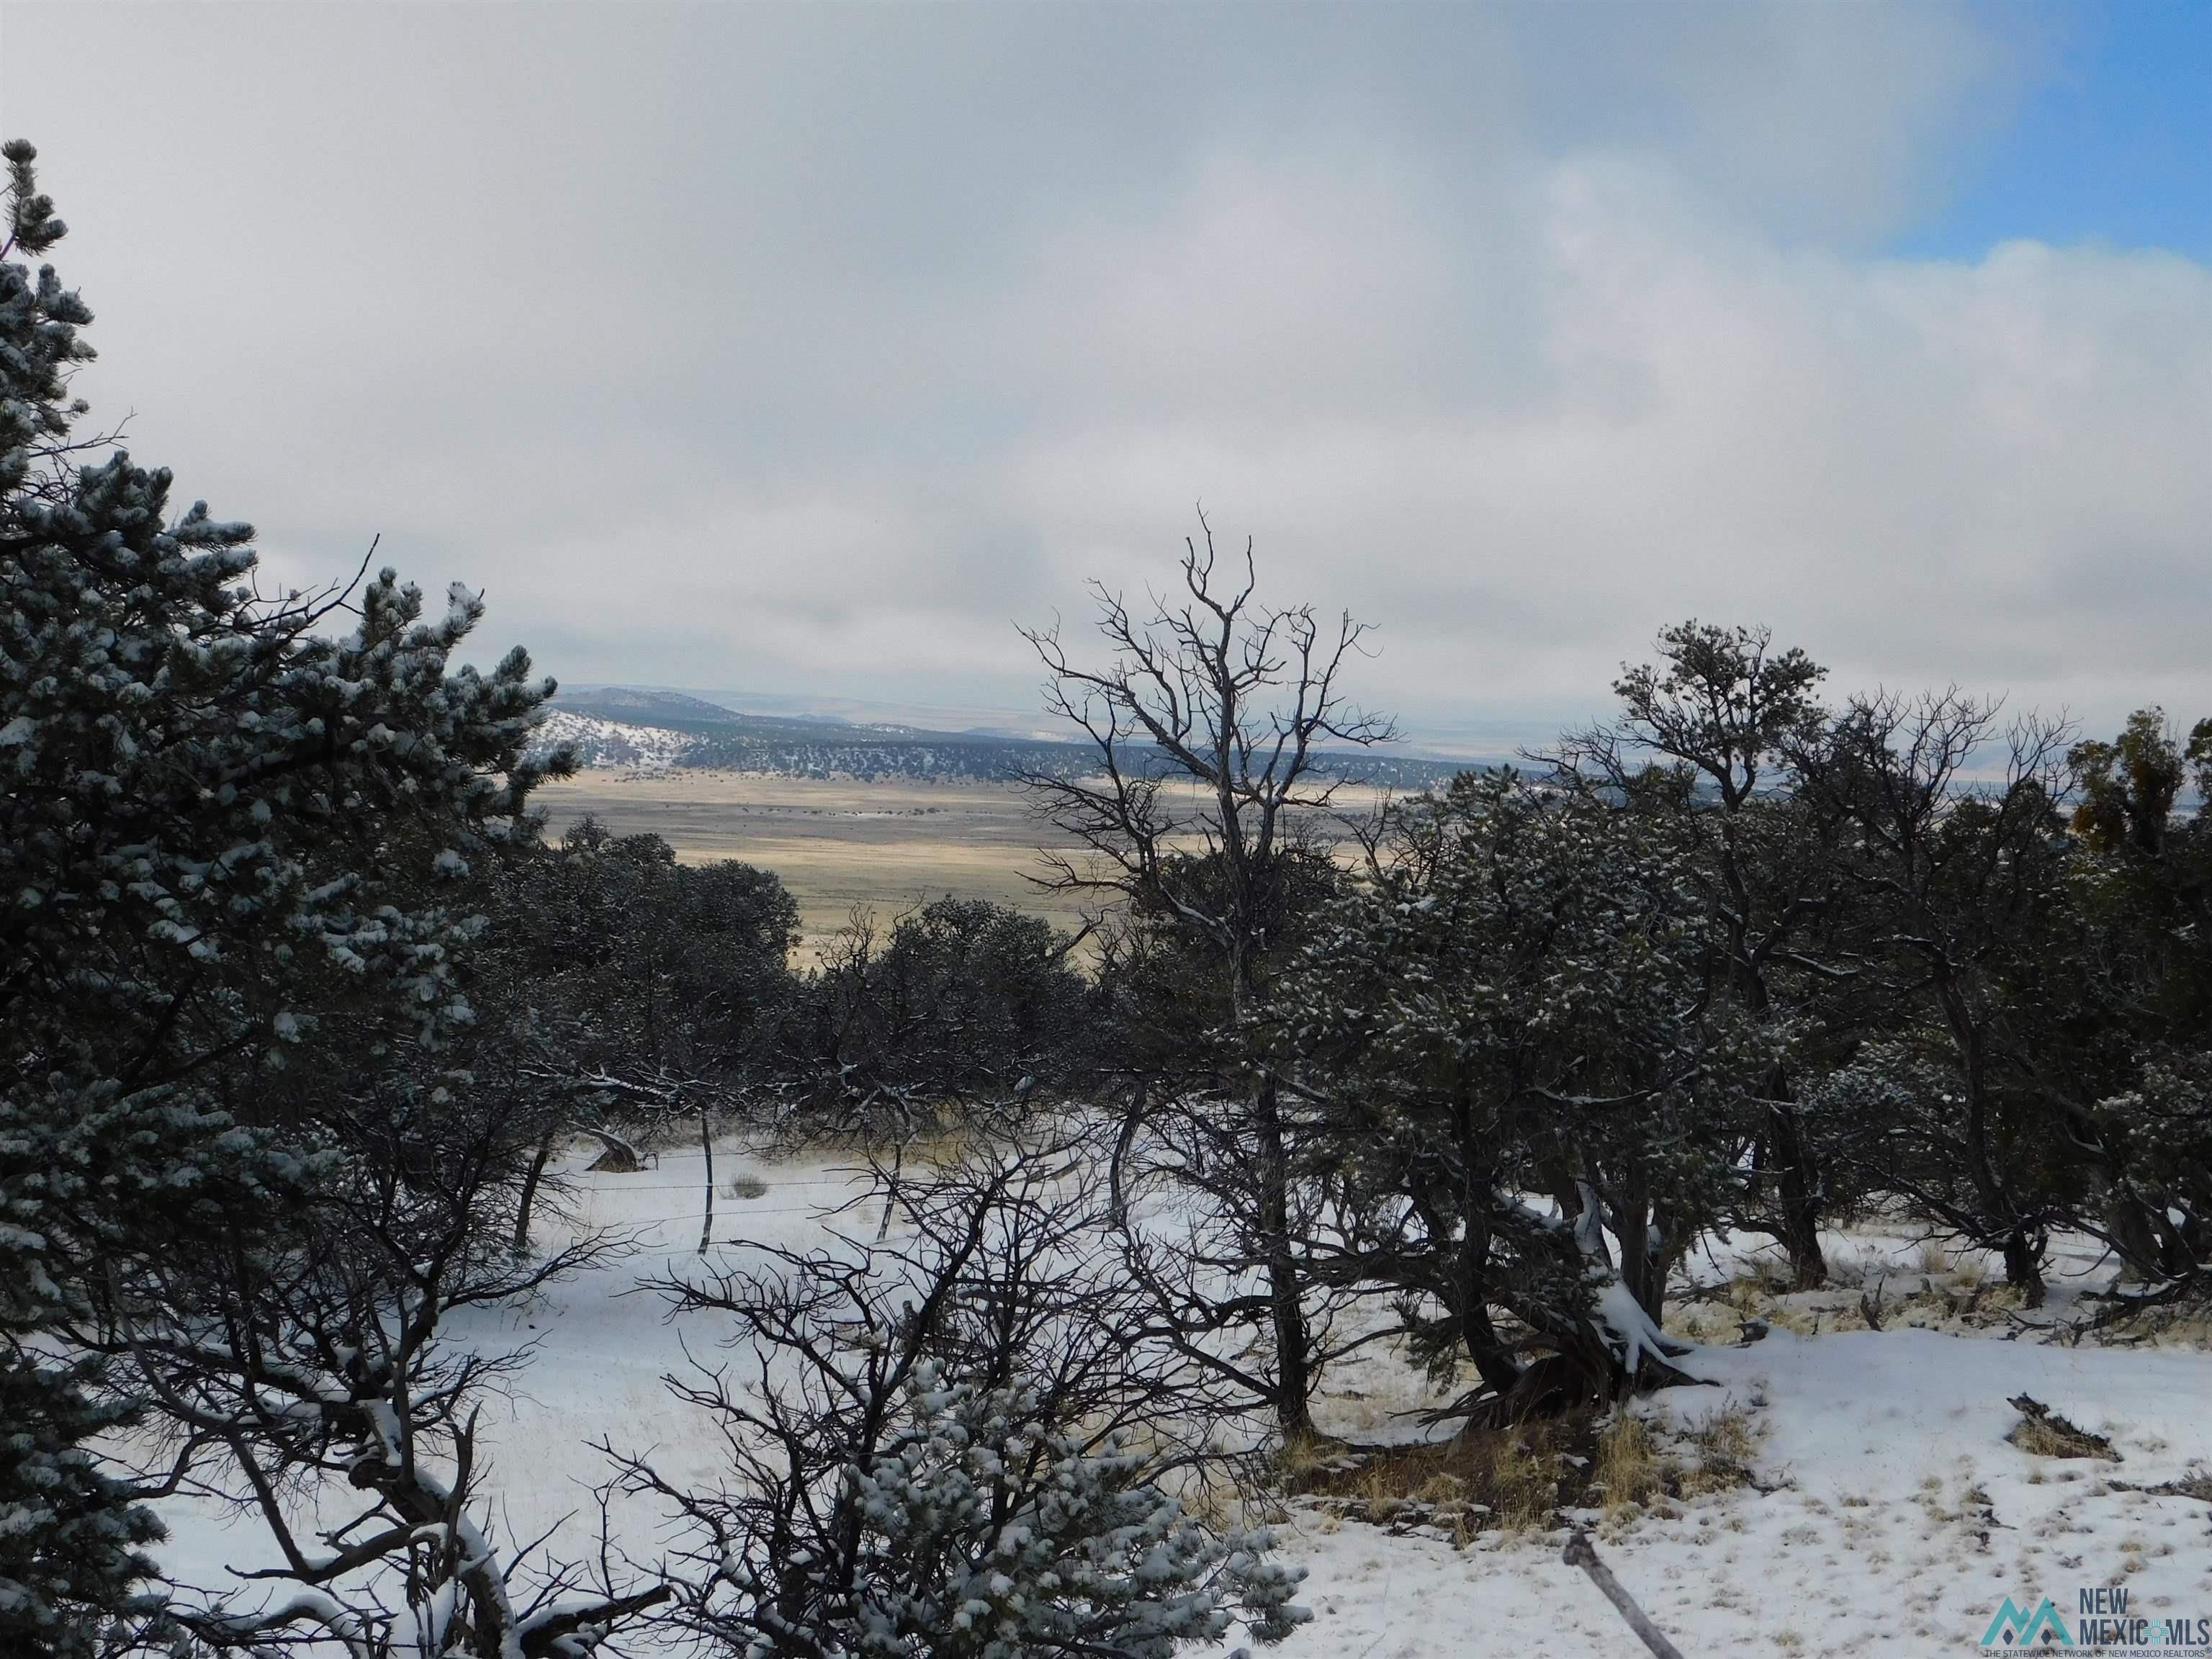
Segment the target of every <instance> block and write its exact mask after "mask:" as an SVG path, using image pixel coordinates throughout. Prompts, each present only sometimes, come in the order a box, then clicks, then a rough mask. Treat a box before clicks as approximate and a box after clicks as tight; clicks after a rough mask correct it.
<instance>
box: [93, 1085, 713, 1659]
mask: <svg viewBox="0 0 2212 1659" xmlns="http://www.w3.org/2000/svg"><path fill="white" fill-rule="evenodd" d="M458 1116H459V1115H458V1114H456V1117H457V1118H458ZM357 1139H358V1140H359V1141H360V1142H361V1143H362V1144H364V1145H373V1144H374V1132H373V1131H372V1130H368V1129H367V1128H365V1127H364V1128H363V1130H362V1133H360V1134H359V1135H358V1136H357ZM428 1150H429V1151H430V1152H432V1154H433V1155H432V1156H429V1157H427V1158H420V1159H416V1158H409V1159H404V1160H403V1159H398V1158H392V1159H377V1158H366V1157H364V1158H356V1159H355V1160H353V1161H352V1162H351V1163H350V1164H349V1165H348V1166H347V1168H346V1169H345V1170H344V1171H343V1173H342V1174H341V1175H340V1176H338V1177H337V1179H336V1180H335V1181H334V1182H331V1183H330V1184H329V1185H327V1186H325V1188H322V1189H321V1190H320V1191H319V1193H318V1194H316V1195H315V1196H314V1198H313V1200H312V1201H311V1202H310V1203H309V1204H308V1205H307V1206H306V1207H305V1208H304V1209H303V1210H302V1211H301V1212H300V1213H299V1214H298V1215H297V1216H296V1217H295V1221H294V1225H293V1226H292V1227H291V1228H290V1229H289V1232H290V1233H291V1235H292V1238H293V1243H291V1244H290V1246H289V1248H287V1249H282V1250H277V1251H271V1250H270V1249H265V1248H259V1247H257V1245H256V1243H254V1241H253V1238H252V1236H251V1235H249V1234H248V1233H246V1231H243V1230H242V1227H241V1228H233V1229H228V1230H225V1231H221V1232H219V1233H217V1234H216V1235H214V1236H211V1237H208V1238H206V1239H195V1240H189V1241H181V1242H180V1243H179V1248H178V1249H175V1250H174V1251H173V1252H171V1253H168V1254H166V1255H159V1256H154V1257H150V1258H148V1259H144V1260H139V1261H129V1262H125V1263H122V1264H119V1265H118V1267H116V1268H115V1269H114V1270H113V1271H112V1273H111V1274H110V1278H109V1284H108V1293H107V1295H106V1297H105V1298H104V1299H103V1300H102V1302H101V1303H100V1304H99V1305H98V1306H97V1307H96V1308H94V1309H91V1310H88V1312H87V1314H86V1316H85V1318H84V1321H83V1322H82V1323H81V1324H80V1325H79V1326H78V1327H77V1328H75V1329H74V1330H72V1332H71V1333H70V1334H71V1336H72V1338H73V1339H74V1340H76V1342H77V1343H79V1344H81V1345H82V1346H83V1347H85V1348H86V1349H87V1350H88V1351H91V1352H104V1353H106V1354H109V1355H112V1356H114V1357H115V1358H117V1359H118V1360H125V1361H128V1362H130V1363H132V1364H135V1366H136V1368H137V1371H138V1373H139V1376H140V1379H141V1383H142V1384H143V1389H144V1391H145V1394H146V1395H147V1396H148V1398H149V1401H151V1403H152V1407H153V1411H154V1414H155V1419H157V1420H158V1421H159V1422H160V1423H161V1424H164V1425H166V1427H167V1440H166V1442H165V1446H166V1452H167V1458H166V1463H165V1467H164V1468H162V1469H161V1472H160V1473H159V1474H158V1476H157V1477H156V1476H150V1475H149V1479H148V1480H147V1484H146V1490H147V1491H148V1492H149V1494H153V1493H160V1492H177V1491H189V1492H194V1493H196V1494H197V1495H199V1496H201V1497H203V1498H210V1499H213V1500H217V1501H221V1502H224V1503H227V1504H230V1505H232V1506H234V1507H235V1508H236V1509H238V1510H241V1511H242V1512H244V1513H245V1514H246V1515H248V1516H252V1517H254V1518H255V1519H257V1520H258V1522H259V1523H260V1527H261V1529H262V1532H263V1534H264V1536H265V1538H266V1539H267V1540H268V1541H269V1543H270V1545H271V1546H272V1547H273V1553H274V1557H275V1559H273V1560H268V1559H264V1560H263V1561H262V1562H261V1563H259V1564H257V1565H241V1566H238V1567H234V1568H233V1569H232V1572H233V1575H234V1577H235V1578H236V1579H237V1580H238V1581H239V1583H240V1585H241V1586H242V1587H243V1588H242V1589H239V1590H234V1591H230V1592H218V1591H216V1590H213V1589H210V1588H207V1587H201V1588H200V1589H199V1590H198V1591H197V1597H198V1599H197V1605H195V1604H194V1602H193V1601H192V1599H191V1596H189V1595H186V1596H180V1598H179V1601H178V1602H177V1603H176V1604H175V1605H174V1606H173V1608H172V1612H173V1615H174V1617H175V1618H176V1620H178V1622H179V1623H180V1624H181V1625H182V1626H184V1627H185V1629H186V1630H188V1631H189V1632H191V1634H192V1635H193V1636H194V1637H195V1638H197V1639H198V1640H199V1641H200V1642H201V1643H202V1644H204V1645H205V1646H206V1647H207V1648H210V1649H212V1650H218V1651H224V1650H239V1651H243V1652H248V1653H252V1654H256V1655H260V1654H268V1653H274V1652H276V1651H279V1650H291V1651H299V1652H302V1653H317V1652H333V1653H338V1654H343V1655H344V1656H346V1659H386V1656H394V1655H398V1654H400V1653H407V1654H420V1655H435V1656H438V1659H513V1656H514V1655H516V1654H520V1655H522V1656H524V1659H574V1656H577V1655H580V1654H584V1653H587V1652H590V1651H592V1650H594V1649H595V1648H597V1647H598V1646H599V1644H600V1643H601V1642H602V1641H603V1640H604V1639H605V1638H606V1637H607V1636H609V1635H610V1634H611V1633H612V1632H613V1631H614V1630H615V1629H616V1628H617V1626H619V1625H620V1624H621V1623H623V1621H624V1620H627V1619H629V1618H631V1617H633V1616H635V1614H637V1613H641V1612H642V1611H644V1610H646V1609H647V1608H650V1607H654V1606H657V1605H658V1604H659V1603H660V1602H661V1601H665V1600H666V1599H667V1598H668V1596H669V1595H671V1591H670V1590H669V1589H667V1588H666V1587H665V1586H664V1585H661V1584H659V1583H654V1582H652V1581H650V1580H649V1579H647V1580H645V1581H642V1582H640V1583H635V1584H626V1585H622V1586H617V1585H616V1584H613V1583H607V1582H596V1583H595V1582H593V1581H592V1575H591V1574H590V1573H589V1572H587V1571H586V1570H585V1569H584V1568H583V1567H582V1566H580V1565H578V1564H574V1563H569V1562H564V1561H562V1560H561V1559H558V1558H557V1557H556V1556H555V1555H553V1554H551V1553H549V1551H548V1549H547V1545H548V1542H549V1540H548V1539H545V1538H541V1539H538V1540H534V1541H532V1540H513V1541H501V1540H500V1539H498V1538H497V1536H496V1535H495V1533H494V1531H493V1528H492V1527H491V1524H490V1522H489V1519H488V1517H487V1516H486V1515H485V1513H484V1509H485V1498H486V1493H485V1492H484V1490H483V1481H484V1474H485V1460H484V1459H483V1456H482V1455H480V1451H479V1447H478V1443H477V1413H478V1408H479V1407H480V1406H481V1404H482V1403H483V1401H485V1400H486V1399H487V1398H491V1397H497V1396H498V1395H500V1394H501V1392H502V1390H503V1389H505V1387H506V1386H507V1380H508V1378H509V1377H510V1376H512V1374H513V1371H514V1370H516V1369H517V1368H518V1367H519V1366H520V1364H523V1363H525V1361H526V1358H527V1352H526V1350H523V1351H516V1352H507V1353H497V1352H483V1351H480V1350H476V1349H472V1348H470V1347H467V1346H459V1345H448V1344H447V1343H446V1342H444V1341H443V1340H441V1328H442V1327H443V1325H444V1323H445V1322H447V1319H448V1318H449V1317H450V1316H452V1315H453V1314H455V1313H456V1312H459V1311H460V1310H466V1309H470V1308H474V1307H481V1306H486V1305H491V1304H504V1303H510V1302H512V1301H513V1300H515V1299H517V1298H520V1297H528V1296H531V1295H532V1294H534V1293H535V1292H537V1291H538V1290H540V1289H541V1288H542V1287H544V1286H545V1285H548V1284H550V1282H551V1281H553V1280H554V1279H558V1278H560V1277H562V1276H564V1275H566V1274H568V1273H573V1272H574V1271H576V1270H578V1269H580V1268H581V1267H586V1266H588V1265H590V1264H591V1263H592V1262H593V1261H598V1260H599V1259H601V1258H603V1257H604V1256H605V1255H607V1254H608V1252H609V1251H610V1250H611V1249H616V1248H617V1244H616V1243H615V1242H613V1241H611V1240H608V1239H605V1238H594V1237H585V1238H581V1239H579V1240H577V1241H575V1242H573V1243H569V1244H568V1245H567V1246H565V1247H563V1248H561V1249H555V1250H552V1251H550V1252H548V1253H546V1254H544V1255H541V1256H540V1257H538V1258H537V1259H536V1260H534V1261H521V1260H520V1259H518V1258H517V1257H516V1256H515V1255H514V1254H513V1252H512V1251H511V1250H510V1249H507V1225H506V1224H507V1221H508V1219H509V1217H508V1213H507V1212H508V1209H509V1207H510V1206H511V1205H512V1204H513V1159H512V1156H511V1154H512V1146H510V1145H509V1144H508V1138H507V1136H505V1135H504V1134H503V1133H501V1132H500V1127H499V1126H496V1125H489V1126H488V1125H485V1124H483V1123H477V1124H465V1123H458V1124H457V1125H456V1128H455V1132H454V1133H452V1134H451V1135H449V1136H447V1137H446V1138H444V1139H442V1141H441V1143H440V1144H438V1145H436V1146H435V1147H432V1148H429V1149H428ZM349 1498H350V1499H351V1500H353V1501H351V1502H348V1501H347V1500H348V1499H349ZM318 1507H321V1508H324V1509H328V1508H332V1507H335V1508H337V1509H338V1510H341V1511H342V1512H343V1519H342V1520H341V1521H340V1522H338V1523H337V1524H334V1525H328V1524H326V1525H324V1526H322V1527H320V1528H318V1530H317V1534H315V1535H309V1534H306V1533H304V1532H303V1531H302V1530H301V1517H302V1516H305V1515H309V1514H313V1513H315V1512H316V1510H317V1509H318ZM251 1535H252V1534H251V1532H250V1531H249V1532H247V1533H245V1534H242V1536H251Z"/></svg>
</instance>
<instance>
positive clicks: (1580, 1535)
mask: <svg viewBox="0 0 2212 1659" xmlns="http://www.w3.org/2000/svg"><path fill="white" fill-rule="evenodd" d="M1559 1559H1561V1560H1563V1561H1565V1563H1566V1564H1567V1565H1569V1566H1571V1567H1580V1568H1581V1569H1582V1570H1583V1571H1584V1572H1586V1573H1588V1574H1589V1581H1590V1583H1593V1584H1595V1585H1596V1586H1597V1587H1598V1591H1599V1593H1600V1594H1601V1595H1603V1596H1604V1597H1605V1599H1606V1600H1607V1601H1610V1602H1612V1603H1613V1607H1614V1608H1615V1609H1616V1610H1617V1611H1618V1612H1619V1613H1620V1616H1621V1617H1622V1618H1623V1619H1626V1620H1627V1621H1628V1627H1629V1629H1631V1630H1632V1631H1634V1632H1636V1634H1637V1636H1638V1638H1641V1640H1642V1641H1643V1643H1644V1646H1645V1647H1647V1648H1649V1649H1650V1650H1651V1651H1652V1654H1653V1656H1654V1659H1682V1650H1681V1649H1680V1648H1678V1647H1676V1646H1675V1645H1674V1644H1673V1643H1672V1642H1670V1641H1668V1639H1667V1638H1665V1637H1663V1636H1662V1635H1661V1634H1660V1633H1659V1626H1656V1625H1655V1624H1653V1623H1652V1622H1651V1619H1650V1614H1648V1613H1645V1612H1644V1609H1643V1608H1641V1607H1638V1606H1637V1605H1636V1598H1635V1597H1634V1596H1632V1595H1630V1594H1629V1593H1628V1592H1627V1591H1626V1590H1625V1589H1622V1588H1621V1586H1620V1580H1619V1579H1618V1578H1615V1577H1613V1570H1612V1569H1611V1568H1610V1567H1608V1566H1607V1565H1606V1564H1605V1563H1604V1562H1602V1561H1601V1560H1599V1559H1597V1547H1596V1546H1595V1545H1594V1544H1592V1543H1591V1542H1590V1541H1589V1533H1588V1532H1586V1531H1585V1530H1583V1528H1580V1527H1577V1528H1575V1530H1574V1534H1573V1536H1571V1537H1570V1538H1569V1539H1568V1540H1567V1547H1566V1551H1565V1553H1564V1554H1563V1555H1562V1556H1561V1557H1560V1558H1559Z"/></svg>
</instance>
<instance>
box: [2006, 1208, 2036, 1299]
mask: <svg viewBox="0 0 2212 1659" xmlns="http://www.w3.org/2000/svg"><path fill="white" fill-rule="evenodd" d="M2004 1267H2005V1283H2006V1284H2008V1285H2011V1286H2012V1287H2013V1289H2015V1290H2016V1291H2019V1292H2020V1293H2021V1302H2022V1303H2023V1304H2025V1305H2027V1306H2028V1307H2031V1308H2039V1307H2041V1306H2042V1305H2043V1241H2042V1240H2041V1239H2039V1238H2034V1237H2030V1236H2029V1235H2028V1233H2027V1231H2026V1230H2025V1229H2022V1228H2017V1227H2015V1229H2014V1230H2013V1231H2011V1232H2009V1233H2008V1234H2006V1235H2005V1242H2004Z"/></svg>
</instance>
